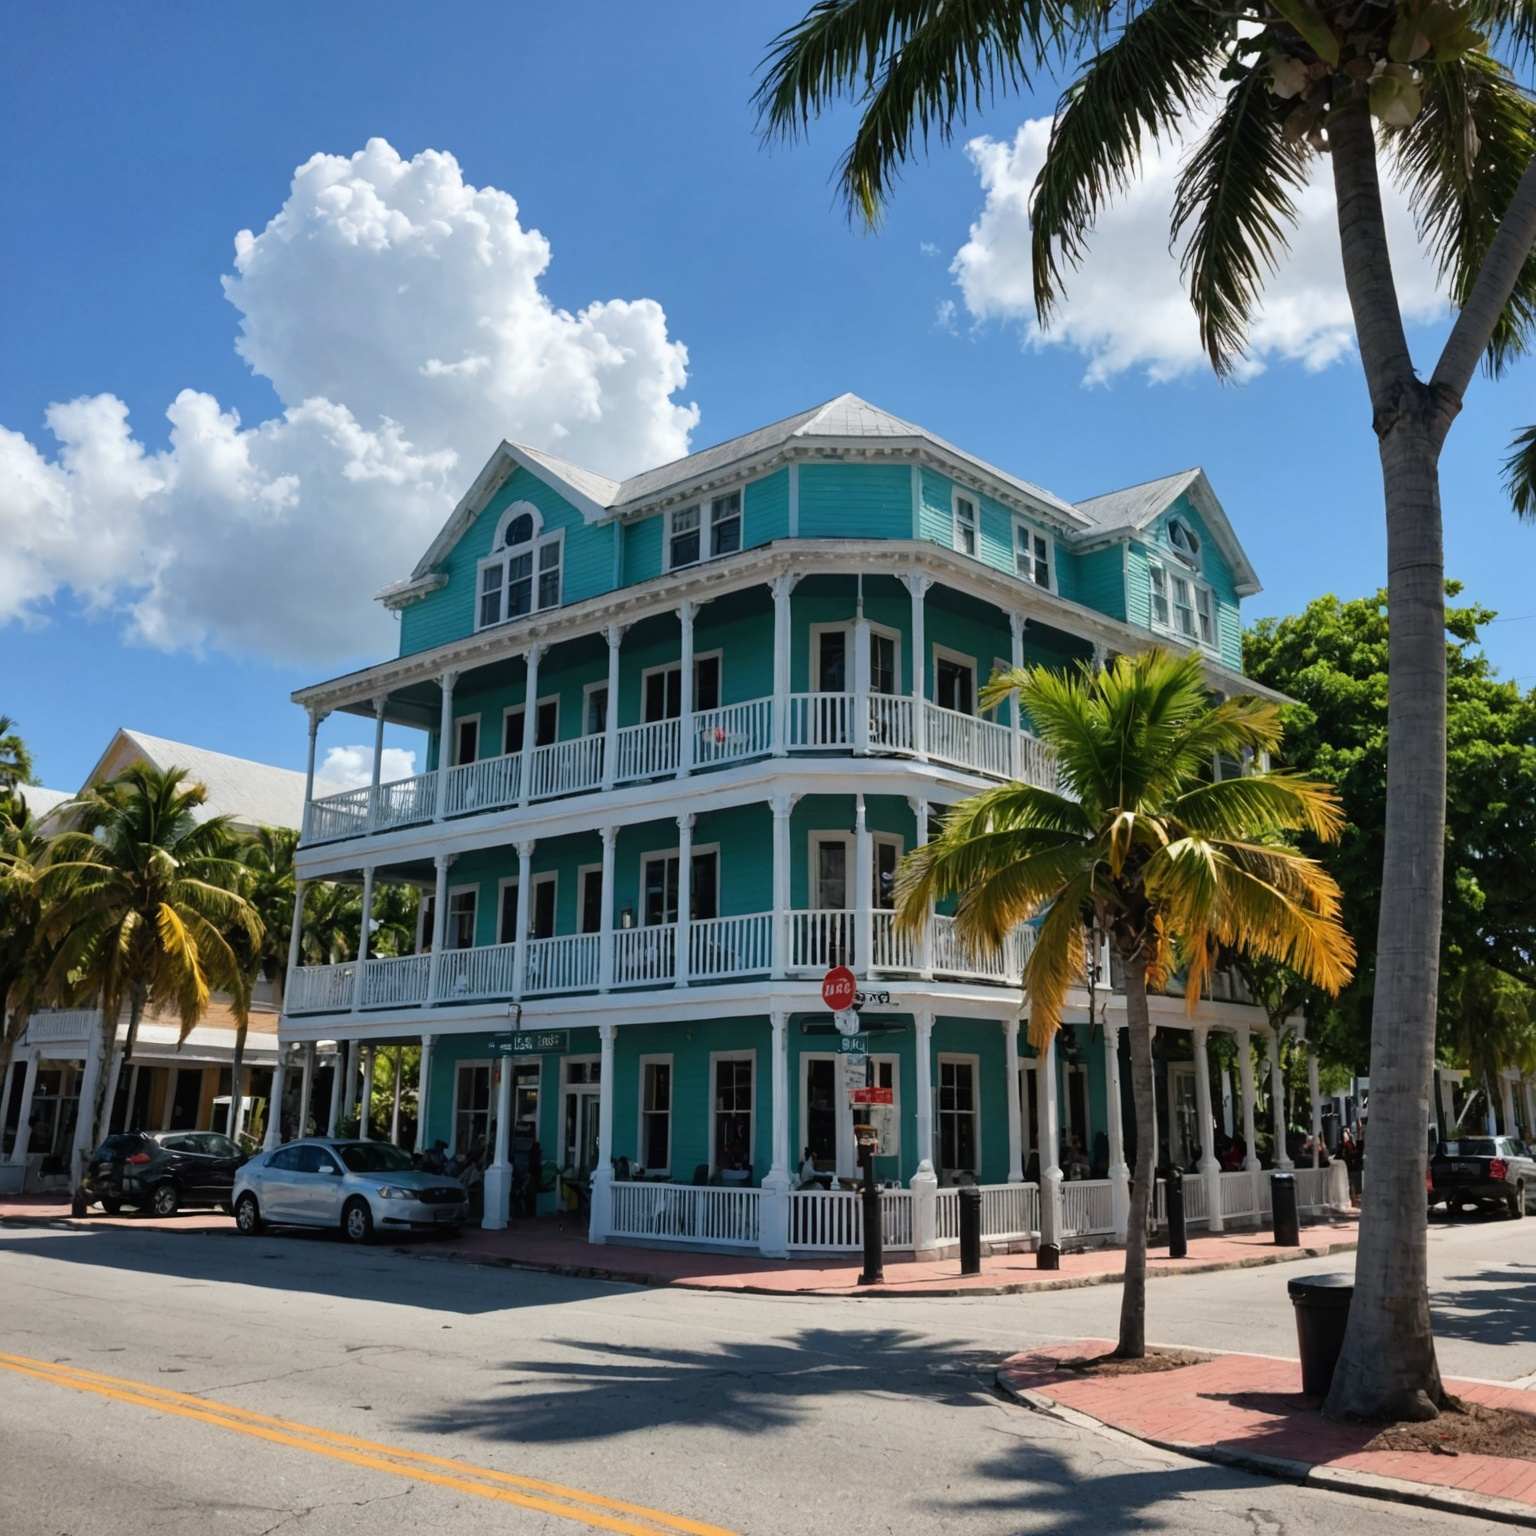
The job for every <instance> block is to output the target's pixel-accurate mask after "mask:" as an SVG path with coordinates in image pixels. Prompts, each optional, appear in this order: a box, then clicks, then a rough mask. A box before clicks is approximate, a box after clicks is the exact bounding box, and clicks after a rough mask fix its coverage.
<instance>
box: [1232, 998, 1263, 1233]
mask: <svg viewBox="0 0 1536 1536" xmlns="http://www.w3.org/2000/svg"><path fill="white" fill-rule="evenodd" d="M1237 1078H1238V1092H1239V1093H1240V1094H1241V1095H1242V1100H1243V1147H1244V1155H1243V1167H1244V1168H1245V1169H1246V1170H1247V1173H1248V1176H1249V1178H1250V1180H1251V1181H1252V1184H1253V1211H1254V1217H1255V1219H1257V1217H1258V1213H1259V1211H1260V1209H1261V1208H1262V1206H1261V1202H1260V1199H1259V1167H1260V1164H1259V1153H1258V1148H1257V1146H1256V1145H1255V1139H1256V1137H1257V1130H1256V1128H1255V1126H1254V1114H1253V1039H1252V1035H1251V1033H1250V1031H1249V1028H1248V1026H1247V1025H1246V1024H1240V1025H1238V1029H1237Z"/></svg>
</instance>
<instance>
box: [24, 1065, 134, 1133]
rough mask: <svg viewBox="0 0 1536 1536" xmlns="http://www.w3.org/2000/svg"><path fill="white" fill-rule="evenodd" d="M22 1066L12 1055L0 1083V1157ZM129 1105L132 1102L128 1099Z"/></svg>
mask: <svg viewBox="0 0 1536 1536" xmlns="http://www.w3.org/2000/svg"><path fill="white" fill-rule="evenodd" d="M21 1066H22V1060H21V1057H20V1056H16V1055H13V1056H12V1057H11V1063H10V1065H9V1066H8V1067H7V1068H6V1069H5V1080H4V1081H3V1082H0V1156H3V1155H4V1152H5V1128H6V1126H8V1125H9V1124H10V1123H11V1099H12V1098H13V1097H14V1096H15V1094H16V1079H17V1078H18V1076H19V1077H23V1078H24V1077H25V1076H26V1070H25V1068H23V1069H22V1071H21V1072H19V1073H18V1072H17V1070H16V1069H17V1068H18V1067H21ZM129 1102H130V1103H132V1102H133V1101H132V1100H131V1099H130V1100H129Z"/></svg>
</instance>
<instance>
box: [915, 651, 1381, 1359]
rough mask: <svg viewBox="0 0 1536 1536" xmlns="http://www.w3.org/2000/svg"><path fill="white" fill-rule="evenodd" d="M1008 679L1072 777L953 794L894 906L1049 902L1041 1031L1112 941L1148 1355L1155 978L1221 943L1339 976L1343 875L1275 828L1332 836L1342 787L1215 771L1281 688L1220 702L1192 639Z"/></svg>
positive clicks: (1034, 913)
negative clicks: (1092, 951)
mask: <svg viewBox="0 0 1536 1536" xmlns="http://www.w3.org/2000/svg"><path fill="white" fill-rule="evenodd" d="M1010 696H1016V697H1017V699H1018V700H1019V702H1020V703H1021V704H1022V706H1023V708H1024V709H1025V710H1027V711H1028V714H1029V717H1030V719H1031V720H1033V721H1034V724H1035V728H1036V730H1037V731H1038V732H1039V733H1040V735H1041V737H1042V738H1043V739H1044V740H1045V742H1046V743H1047V744H1048V745H1049V746H1050V747H1051V748H1053V749H1054V751H1055V753H1056V757H1057V761H1058V762H1059V764H1060V766H1061V778H1062V785H1063V791H1064V792H1063V793H1061V794H1054V793H1052V792H1051V791H1049V790H1044V789H1036V788H1033V787H1032V786H1030V785H1027V784H1006V785H1003V786H1001V787H999V788H997V789H989V790H984V791H983V792H982V793H981V794H979V795H974V796H972V797H971V798H970V799H969V800H966V801H963V802H962V803H961V804H959V805H957V806H956V807H955V808H954V809H953V810H952V811H950V813H949V814H948V816H947V817H946V818H945V821H944V824H943V829H942V831H941V832H940V835H939V836H938V837H937V838H935V839H934V840H933V841H932V842H930V843H928V844H926V845H925V846H923V847H921V848H918V849H916V850H914V851H913V852H912V853H911V854H909V855H908V856H907V858H906V859H905V860H903V862H902V865H901V869H900V872H899V874H898V877H897V886H896V890H897V921H898V923H899V924H900V925H901V926H902V927H904V928H906V929H907V930H908V931H916V930H917V929H918V928H919V927H920V926H921V924H922V923H923V922H924V921H926V917H927V914H928V912H929V911H930V910H931V906H932V903H933V901H934V899H935V898H942V897H946V896H957V897H958V898H959V899H958V904H957V906H956V908H955V926H956V928H957V930H958V932H959V933H960V935H961V937H962V938H964V939H966V940H968V941H971V942H973V943H977V944H984V945H998V944H1001V943H1002V942H1003V940H1004V939H1005V938H1006V937H1007V935H1008V934H1009V933H1011V932H1012V931H1013V930H1014V929H1015V928H1017V927H1018V926H1019V925H1020V924H1022V923H1024V922H1027V921H1029V920H1031V919H1035V918H1037V917H1038V916H1039V913H1040V912H1041V910H1042V909H1045V915H1044V917H1043V919H1040V920H1039V923H1038V929H1037V933H1036V937H1035V942H1034V947H1033V948H1032V949H1031V951H1030V955H1029V959H1028V961H1027V962H1026V963H1025V967H1024V977H1023V981H1024V989H1025V992H1026V994H1027V996H1028V1001H1029V1038H1030V1041H1031V1042H1032V1043H1033V1045H1034V1046H1035V1048H1036V1049H1037V1050H1039V1049H1041V1048H1042V1047H1044V1046H1045V1045H1047V1044H1048V1043H1049V1042H1050V1040H1051V1038H1052V1037H1053V1036H1054V1035H1055V1033H1056V1031H1057V1029H1058V1028H1059V1027H1060V1024H1061V1013H1062V1008H1063V1006H1064V1004H1065V1002H1066V997H1067V992H1068V990H1069V989H1070V988H1072V987H1075V986H1080V985H1082V981H1083V977H1084V975H1085V973H1086V965H1087V961H1088V951H1087V945H1086V943H1085V932H1086V925H1091V926H1092V927H1093V928H1094V929H1096V930H1098V931H1099V932H1102V933H1104V934H1106V935H1107V936H1108V938H1109V941H1110V943H1111V944H1112V945H1113V946H1114V949H1115V951H1116V953H1117V954H1118V956H1119V958H1120V961H1121V964H1122V965H1123V966H1124V970H1125V1015H1126V1027H1127V1033H1128V1035H1129V1043H1130V1053H1131V1090H1132V1098H1133V1101H1134V1105H1135V1113H1136V1168H1135V1176H1134V1180H1133V1182H1132V1185H1131V1213H1130V1226H1129V1232H1128V1235H1127V1241H1126V1251H1125V1288H1124V1293H1123V1301H1122V1304H1121V1311H1120V1339H1119V1344H1118V1347H1117V1349H1116V1353H1117V1354H1118V1355H1120V1356H1122V1357H1125V1358H1136V1357H1139V1356H1141V1355H1142V1354H1144V1353H1145V1351H1146V1267H1147V1218H1148V1214H1149V1212H1150V1209H1151V1199H1152V1186H1153V1182H1154V1179H1155V1177H1156V1174H1155V1159H1156V1149H1157V1119H1156V1111H1155V1108H1154V1100H1153V1092H1154V1089H1153V1077H1152V1032H1151V1028H1150V1024H1149V1019H1148V1011H1147V993H1148V989H1149V988H1152V989H1154V990H1158V991H1160V990H1161V989H1162V988H1163V986H1164V985H1165V984H1166V982H1167V980H1168V978H1169V976H1170V975H1172V974H1174V973H1175V971H1176V970H1180V969H1182V970H1183V972H1184V978H1185V991H1186V995H1187V997H1188V999H1189V1006H1190V1008H1191V1009H1193V1008H1194V1006H1195V1004H1196V1003H1197V1001H1198V999H1199V997H1200V994H1201V992H1202V990H1203V989H1204V987H1205V984H1206V982H1207V980H1208V979H1209V976H1210V971H1211V967H1212V965H1213V964H1214V962H1215V961H1216V959H1217V957H1218V952H1219V951H1222V950H1228V951H1237V952H1242V953H1247V954H1251V955H1257V956H1263V957H1266V958H1269V959H1273V960H1276V961H1279V962H1282V963H1283V964H1285V965H1287V966H1289V967H1291V968H1292V969H1293V970H1294V971H1296V972H1297V974H1299V975H1301V976H1304V977H1306V978H1307V979H1308V980H1309V981H1311V982H1313V983H1314V984H1315V985H1317V986H1319V987H1322V988H1323V989H1324V990H1326V991H1328V992H1337V991H1338V989H1339V988H1340V987H1341V986H1343V984H1344V983H1345V982H1346V981H1347V980H1348V979H1349V974H1350V966H1351V963H1352V961H1353V959H1354V946H1353V945H1352V943H1351V942H1350V939H1349V935H1348V934H1347V933H1346V932H1345V930H1344V928H1343V926H1342V925H1341V924H1340V922H1339V919H1338V911H1339V889H1338V886H1337V885H1336V884H1335V883H1334V881H1333V877H1332V876H1331V875H1329V874H1328V873H1327V871H1325V870H1324V869H1323V868H1322V866H1321V865H1319V864H1317V863H1316V862H1314V861H1313V860H1311V859H1308V858H1304V857H1303V856H1302V855H1301V854H1299V853H1297V852H1296V851H1295V849H1293V848H1290V847H1287V846H1286V845H1285V844H1284V843H1283V842H1282V841H1281V838H1282V837H1283V836H1284V835H1285V834H1288V833H1291V832H1294V831H1298V830H1301V829H1303V828H1304V829H1306V830H1307V831H1309V832H1312V833H1315V834H1316V835H1317V836H1318V837H1320V838H1323V839H1325V840H1330V841H1331V840H1332V839H1333V838H1335V837H1336V836H1337V835H1338V833H1339V831H1340V829H1341V827H1342V825H1343V819H1342V817H1341V816H1340V814H1339V810H1338V801H1337V799H1336V797H1335V796H1334V792H1333V790H1332V789H1331V788H1329V787H1328V786H1326V785H1324V784H1320V783H1316V782H1313V781H1312V780H1309V779H1303V778H1299V777H1295V776H1293V775H1291V774H1285V773H1258V774H1253V775H1250V776H1248V777H1246V778H1236V779H1223V780H1220V781H1218V782H1215V783H1211V782H1206V781H1205V778H1206V777H1208V774H1209V764H1210V762H1211V760H1212V758H1213V757H1214V756H1217V755H1224V756H1227V757H1240V756H1241V755H1242V752H1243V750H1244V749H1245V748H1246V749H1250V750H1252V751H1254V752H1267V751H1269V750H1271V749H1272V748H1273V747H1275V746H1276V745H1277V743H1278V741H1279V738H1280V726H1279V720H1278V715H1277V712H1276V710H1275V708H1274V706H1273V705H1271V704H1266V703H1260V702H1259V701H1258V700H1256V699H1230V700H1227V701H1225V702H1223V703H1219V704H1212V703H1211V702H1210V700H1209V697H1208V695H1207V693H1206V691H1205V683H1204V678H1203V668H1202V665H1201V662H1200V660H1199V658H1198V657H1193V656H1184V657H1175V656H1171V655H1169V654H1168V653H1167V652H1164V651H1160V650H1152V651H1146V652H1143V653H1142V654H1141V655H1139V656H1136V657H1129V656H1121V657H1119V658H1117V659H1116V660H1115V661H1114V663H1113V664H1112V665H1111V666H1109V667H1108V668H1105V669H1103V670H1099V671H1095V670H1094V669H1093V668H1091V667H1087V666H1084V667H1082V668H1080V669H1079V670H1077V671H1076V672H1071V673H1063V672H1058V671H1053V670H1051V669H1049V668H1045V667H1037V668H1034V669H1028V668H1018V669H1014V670H1012V671H1000V672H998V673H997V674H995V675H994V676H993V678H992V680H991V682H989V683H988V684H987V686H986V688H985V689H984V690H983V691H982V705H983V707H984V708H988V709H991V708H994V707H995V706H996V705H998V704H999V703H1001V702H1002V701H1003V700H1004V699H1007V698H1009V697H1010ZM1203 776H1205V777H1203Z"/></svg>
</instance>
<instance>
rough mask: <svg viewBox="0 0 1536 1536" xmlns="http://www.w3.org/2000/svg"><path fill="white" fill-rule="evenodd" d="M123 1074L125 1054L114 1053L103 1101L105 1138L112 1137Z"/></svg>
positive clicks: (103, 1132)
mask: <svg viewBox="0 0 1536 1536" xmlns="http://www.w3.org/2000/svg"><path fill="white" fill-rule="evenodd" d="M122 1072H123V1053H122V1052H121V1051H113V1052H112V1070H111V1071H110V1072H109V1073H108V1074H107V1094H106V1097H105V1098H104V1099H103V1100H102V1112H103V1114H104V1115H105V1116H106V1120H105V1123H104V1125H103V1127H102V1134H103V1135H104V1136H110V1135H111V1134H112V1120H113V1115H114V1112H115V1111H116V1109H117V1085H118V1082H119V1081H120V1080H121V1078H122ZM124 1129H126V1127H124Z"/></svg>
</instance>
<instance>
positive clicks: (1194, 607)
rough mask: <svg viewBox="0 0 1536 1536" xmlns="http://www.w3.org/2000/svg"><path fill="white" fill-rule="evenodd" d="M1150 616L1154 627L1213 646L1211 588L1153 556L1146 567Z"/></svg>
mask: <svg viewBox="0 0 1536 1536" xmlns="http://www.w3.org/2000/svg"><path fill="white" fill-rule="evenodd" d="M1147 580H1148V590H1149V597H1150V603H1149V616H1150V619H1151V623H1152V628H1153V629H1159V630H1162V631H1163V632H1164V633H1165V634H1170V635H1173V636H1175V637H1177V638H1178V639H1180V640H1187V641H1189V642H1190V643H1191V644H1194V645H1202V646H1204V647H1205V648H1206V649H1207V650H1215V649H1216V600H1215V597H1214V596H1213V595H1212V592H1211V589H1210V588H1209V587H1208V586H1206V584H1205V583H1204V582H1203V581H1201V580H1200V579H1199V578H1198V577H1196V576H1194V575H1193V574H1191V573H1190V572H1188V571H1183V570H1179V569H1178V568H1176V567H1170V566H1166V565H1164V564H1162V563H1161V562H1160V561H1156V560H1154V561H1153V562H1152V563H1151V564H1150V565H1148V567H1147Z"/></svg>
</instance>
